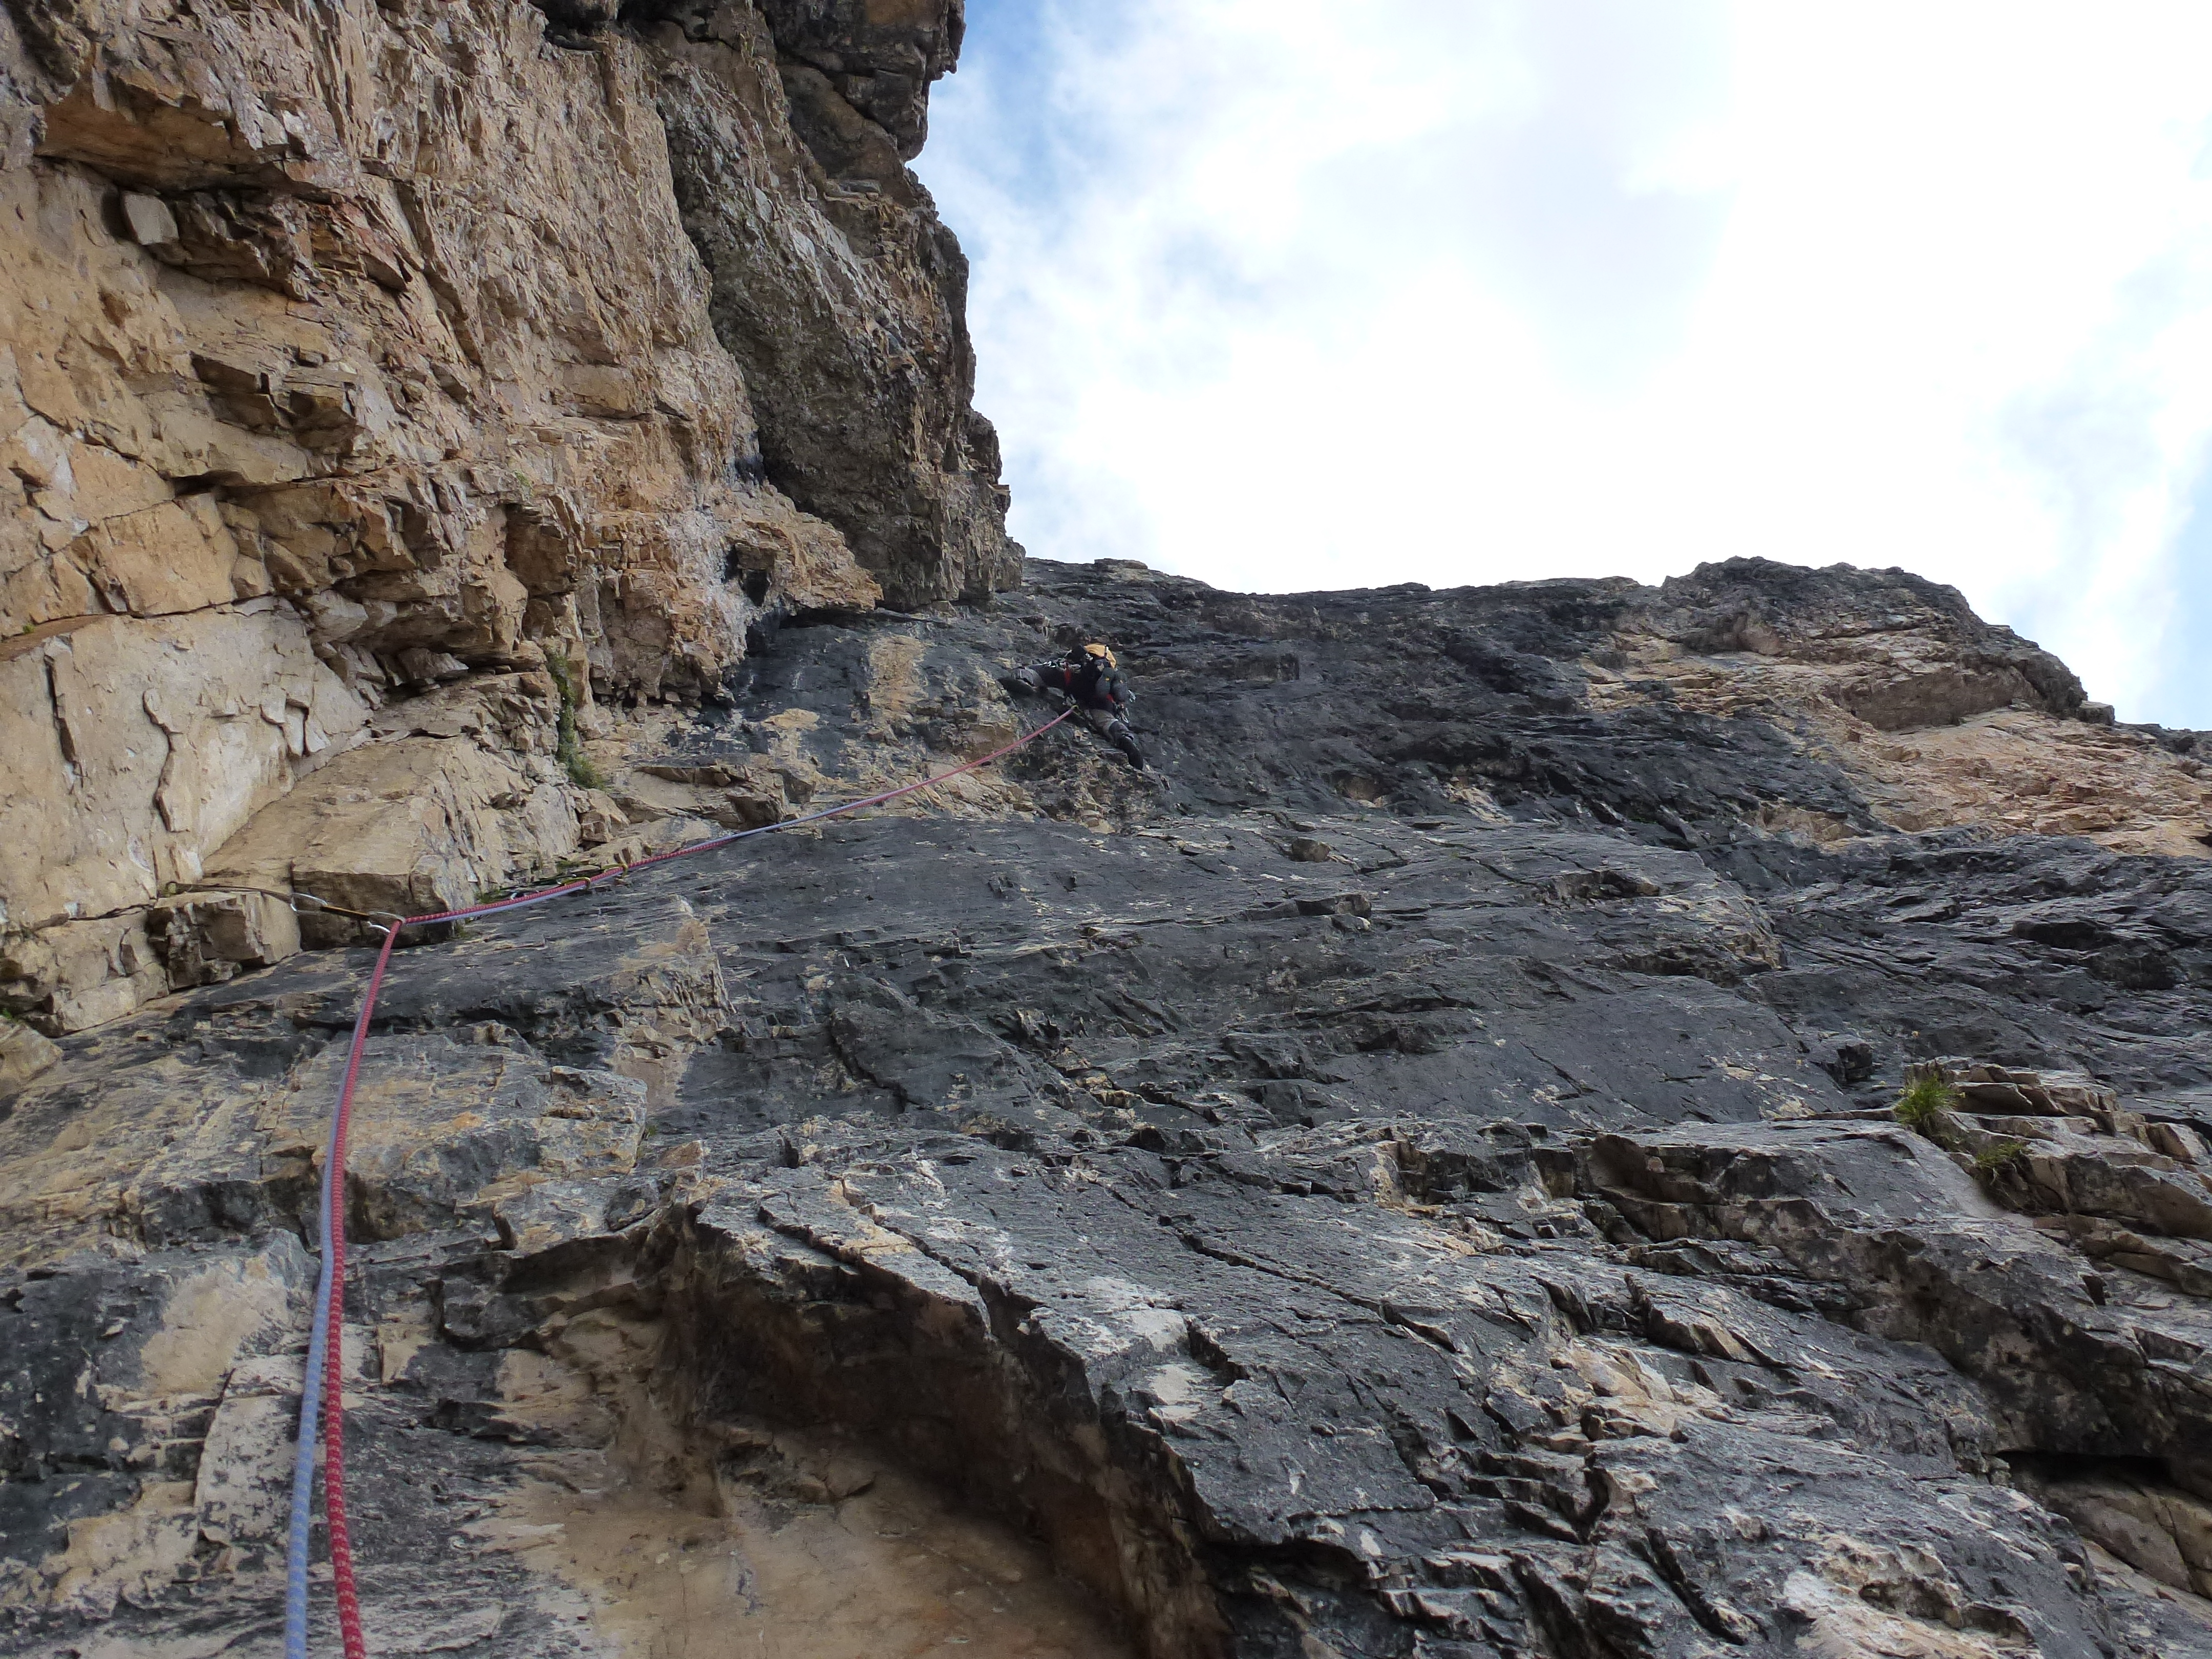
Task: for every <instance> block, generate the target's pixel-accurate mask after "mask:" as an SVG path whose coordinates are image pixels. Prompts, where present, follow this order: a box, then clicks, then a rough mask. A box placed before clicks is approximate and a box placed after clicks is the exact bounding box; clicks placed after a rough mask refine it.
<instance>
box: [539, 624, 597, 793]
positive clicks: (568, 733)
mask: <svg viewBox="0 0 2212 1659" xmlns="http://www.w3.org/2000/svg"><path fill="white" fill-rule="evenodd" d="M545 671H546V672H547V673H549V674H550V675H552V677H553V684H555V685H556V686H558V687H559V688H560V690H561V726H560V734H559V736H558V738H556V742H555V744H554V748H553V757H554V759H556V760H557V761H559V762H560V763H561V769H562V771H564V772H566V773H567V774H568V781H569V782H571V783H573V784H574V785H575V786H576V787H578V788H579V789H601V788H605V787H606V779H605V776H603V775H601V774H600V771H599V768H598V767H596V766H594V765H592V757H590V756H589V755H586V753H585V752H584V751H583V749H582V747H581V746H580V744H578V743H577V741H576V705H577V703H578V702H579V701H580V699H579V698H578V696H577V694H576V680H575V677H574V675H573V674H571V673H570V672H569V671H568V663H567V661H566V660H565V659H562V658H561V657H558V656H556V655H555V654H554V653H552V652H550V651H549V652H547V653H545Z"/></svg>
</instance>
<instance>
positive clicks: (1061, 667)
mask: <svg viewBox="0 0 2212 1659" xmlns="http://www.w3.org/2000/svg"><path fill="white" fill-rule="evenodd" d="M1036 678H1037V684H1039V685H1041V686H1042V687H1044V689H1045V690H1048V691H1059V692H1062V693H1064V694H1066V696H1068V697H1069V698H1071V699H1073V701H1074V702H1078V703H1079V704H1081V705H1082V706H1083V707H1084V708H1107V709H1111V710H1113V711H1114V712H1115V713H1116V714H1119V713H1120V712H1121V710H1122V709H1124V708H1127V707H1128V704H1129V698H1130V696H1131V693H1130V690H1129V683H1128V681H1127V680H1125V679H1123V678H1121V671H1120V670H1119V669H1115V668H1109V667H1108V666H1107V665H1105V663H1104V662H1103V661H1101V660H1100V659H1098V658H1097V657H1086V658H1085V659H1084V660H1083V661H1082V662H1080V663H1064V662H1055V663H1040V664H1038V665H1037V669H1036Z"/></svg>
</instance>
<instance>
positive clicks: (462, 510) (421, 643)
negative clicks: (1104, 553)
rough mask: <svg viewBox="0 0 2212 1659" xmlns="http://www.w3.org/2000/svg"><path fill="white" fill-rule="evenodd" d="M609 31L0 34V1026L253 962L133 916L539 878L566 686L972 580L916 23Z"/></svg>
mask: <svg viewBox="0 0 2212 1659" xmlns="http://www.w3.org/2000/svg"><path fill="white" fill-rule="evenodd" d="M620 12H621V15H619V16H617V8H615V7H614V6H612V5H599V4H591V3H587V4H578V5H550V4H549V5H548V6H546V7H544V8H543V9H536V8H532V7H531V6H529V5H526V4H524V3H520V0H467V3H461V4H448V3H444V0H422V3H386V0H348V3H344V4H339V5H334V6H312V7H305V8H302V7H300V6H296V5H285V4H268V5H244V6H231V7H221V6H218V7H207V6H194V5H185V4H170V3H158V4H153V5H141V4H127V5H126V4H122V3H111V0H70V3H66V4H56V5H16V6H11V7H9V8H8V9H6V11H5V12H4V13H0V152H4V156H5V162H6V165H5V168H4V171H0V191H4V193H5V196H6V203H5V206H4V209H0V211H4V212H5V214H6V216H7V217H8V221H9V224H10V226H11V229H10V232H9V249H10V258H9V264H8V267H7V270H6V272H5V274H4V275H0V341H3V342H4V347H0V480H4V483H5V489H6V494H5V496H4V498H3V499H0V507H4V509H5V511H4V514H0V636H4V643H0V753H5V754H6V755H7V756H8V757H9V759H8V762H7V765H8V769H9V780H8V781H9V787H8V788H7V790H6V791H5V798H4V799H0V829H4V834H0V929H4V931H5V944H4V945H0V962H4V966H0V1003H4V1005H5V1006H8V1007H9V1008H10V1009H12V1010H14V1011H15V1012H21V1013H22V1014H23V1015H25V1016H26V1017H27V1018H32V1019H34V1020H36V1021H37V1022H39V1023H40V1024H42V1025H43V1026H45V1027H46V1029H47V1030H51V1031H66V1030H78V1029H82V1028H84V1027H87V1026H88V1025H92V1024H98V1023H99V1022H100V1021H102V1020H105V1019H108V1018H115V1017H118V1016H119V1015H120V1014H122V1013H125V1012H128V1011H129V1010H130V1009H131V1008H132V1007H134V1006H137V1005H138V1004H139V1003H140V1002H141V1001H143V1000H144V999H145V998H146V997H148V996H149V995H152V994H157V993H159V992H161V991H162V990H165V989H167V988H168V987H173V986H177V985H181V984H185V983H188V982H192V981H204V980H205V979H207V978H210V977H220V976H222V974H224V973H225V972H228V971H231V970H232V969H234V968H236V967H239V966H244V965H246V964H248V963H254V962H258V961H261V960H264V957H261V956H260V955H258V954H255V953H256V952H258V951H261V950H262V949H263V948H264V946H267V945H270V943H271V937H270V935H269V934H267V933H266V932H265V931H264V933H261V934H260V935H259V936H258V940H257V942H255V943H253V944H252V945H250V946H247V945H241V944H239V943H238V942H236V941H229V942H226V940H225V939H221V938H217V937H216V935H215V934H214V933H209V932H207V931H206V930H204V929H197V930H196V929H195V927H192V926H191V925H187V924H186V923H179V921H177V920H176V913H172V914H171V915H169V916H168V917H167V918H166V919H163V920H161V921H160V923H159V925H153V924H154V922H155V918H154V916H153V914H152V912H151V910H150V909H149V907H150V906H152V905H154V903H155V901H157V900H159V899H161V897H162V896H164V895H165V894H173V893H177V892H188V893H206V894H209V895H210V896H211V898H210V902H213V903H215V904H216V908H217V909H219V910H222V909H224V907H228V909H227V910H225V914H232V913H235V912H236V911H237V910H238V908H239V906H240V905H241V904H243V903H244V902H246V886H242V885H240V884H241V883H245V884H247V885H258V886H259V887H262V888H264V889H266V890H269V891H270V892H274V893H276V894H277V895H279V896H286V895H289V894H291V893H294V892H295V891H296V892H301V893H306V894H309V895H319V896H321V897H322V898H324V899H325V900H327V901H329V902H331V903H335V904H344V905H352V906H356V907H357V908H359V907H365V908H386V907H391V906H396V905H399V904H402V903H406V902H413V900H414V898H415V897H417V896H421V895H422V894H426V893H435V894H436V895H438V896H439V897H440V898H441V899H442V900H451V899H453V897H455V896H469V895H471V894H473V892H474V891H475V890H477V888H478V887H481V886H489V885H493V884H497V883H499V882H501V881H512V880H515V879H518V878H527V877H531V876H535V875H540V874H544V873H545V872H548V871H550V869H551V868H552V867H553V866H554V864H555V862H556V860H559V859H560V858H562V857H563V856H566V855H568V854H572V853H574V851H575V850H576V849H577V848H578V846H579V842H580V837H581V836H583V835H584V834H586V833H588V832H589V830H590V829H591V827H592V825H593V824H594V823H597V822H599V816H595V815H601V816H603V814H601V809H600V807H599V805H598V804H597V803H596V802H595V801H594V800H593V799H591V798H590V797H589V795H588V794H587V793H586V791H585V788H584V786H586V785H587V784H588V783H589V781H590V779H589V775H588V774H587V773H585V772H581V771H579V770H578V769H575V768H574V767H571V766H566V765H564V764H563V763H562V760H561V753H562V739H561V738H560V736H559V733H560V732H562V730H565V729H568V727H571V726H575V725H576V724H578V723H579V722H580V723H581V725H582V726H583V727H584V728H585V729H586V731H589V730H592V729H595V727H596V726H597V724H598V722H599V720H600V719H601V718H603V717H602V716H601V715H600V714H599V713H598V711H597V708H595V705H596V704H599V703H604V702H606V701H608V700H610V699H612V700H616V701H617V702H630V701H634V700H638V699H643V700H646V701H647V702H651V701H653V700H661V699H675V700H678V701H696V700H698V699H700V698H702V697H704V698H714V697H718V696H721V695H722V687H723V686H724V684H725V683H726V680H727V678H728V677H729V675H730V674H731V672H732V671H733V670H734V668H735V667H736V665H738V663H739V662H740V661H741V660H742V659H743V657H744V653H745V650H746V641H747V638H748V635H750V634H752V633H755V632H757V630H758V629H760V628H761V627H762V626H763V624H766V623H772V622H773V621H774V619H775V618H777V617H781V616H785V615H789V614H794V613H799V612H805V611H811V610H817V609H821V608H823V607H834V606H847V607H852V606H861V607H865V606H866V605H869V604H871V603H872V602H873V601H874V600H875V599H877V598H878V595H879V594H880V593H881V592H884V591H885V590H886V589H888V591H890V593H891V594H892V596H893V597H894V598H895V599H899V600H901V601H902V602H907V603H914V602H921V601H924V600H927V599H935V598H940V597H951V596H966V597H969V598H976V597H980V596H982V595H985V594H987V593H988V592H990V591H991V590H992V589H993V588H994V586H1000V585H1003V584H1004V583H1005V582H1006V581H1008V580H1012V578H1013V575H1014V574H1015V565H1014V564H1013V563H1011V562H1010V560H1014V561H1018V555H1016V554H1013V553H1012V552H1010V549H1009V544H1007V542H1006V538H1005V533H1004V513H1005V495H1004V492H1003V490H1002V489H1000V486H999V484H998V482H997V452H996V447H995V441H994V438H993V437H992V435H991V432H990V428H989V426H988V424H987V422H984V421H983V420H982V419H981V417H980V416H976V415H975V413H974V412H973V411H972V410H971V409H970V408H969V388H970V386H972V380H973V376H972V366H971V363H970V361H969V349H968V345H967V340H966V335H965V332H964V325H963V319H962V315H961V312H962V306H963V286H962V283H963V276H962V272H963V266H962V264H961V261H960V256H959V252H958V249H957V246H955V245H954V243H953V242H952V240H951V236H950V234H949V233H947V232H945V230H944V228H943V227H942V226H941V225H939V222H937V219H936V217H935V215H934V212H933V210H932V208H931V206H930V204H929V201H928V198H927V194H926V193H925V192H923V191H922V190H921V186H920V185H919V184H917V183H916V182H915V180H914V179H913V178H912V176H911V175H910V174H908V173H907V172H906V170H905V167H904V165H903V160H902V158H904V157H908V156H911V155H913V154H914V151H915V148H916V147H917V146H918V144H919V142H920V139H921V130H922V121H923V115H922V112H923V110H924V107H925V104H926V97H927V87H928V83H929V82H930V81H931V79H933V77H934V76H938V75H940V74H942V73H944V72H945V70H947V69H949V68H950V67H951V62H952V57H953V54H954V52H956V50H957V40H958V34H959V24H960V14H959V9H958V6H957V0H936V3H933V4H930V5H921V6H913V7H905V8H892V9H889V10H888V11H887V10H886V9H884V8H883V7H880V6H871V7H868V8H860V7H857V6H853V7H846V8H842V9H840V8H836V7H828V8H825V7H821V6H795V5H794V6H785V7H777V6H769V7H767V8H766V9H764V10H763V9H756V8H755V7H754V6H752V5H750V4H748V3H744V0H732V3H725V4H718V5H688V6H687V5H664V6H649V7H625V8H621V9H620ZM894 13H895V14H896V15H893V14H894ZM848 14H849V15H848ZM817 152H819V153H820V154H821V155H824V156H827V157H828V158H829V159H828V160H827V161H823V160H817ZM432 688H443V690H442V691H441V704H440V708H439V712H438V714H437V715H436V720H437V721H438V722H439V723H441V730H440V731H439V732H436V733H435V734H428V733H424V732H418V731H412V730H403V729H402V728H403V727H404V726H407V724H408V717H405V716H401V717H398V718H397V719H395V718H392V716H391V714H390V709H391V708H396V707H398V705H400V704H401V703H403V702H408V701H410V700H415V701H419V700H420V699H421V695H422V693H424V692H426V691H428V690H430V689H432ZM464 705H465V707H464ZM447 728H450V729H447ZM302 791H307V792H308V793H301V792H302ZM394 802H402V803H406V808H405V810H404V811H401V812H399V813H397V814H393V813H390V812H388V811H382V810H381V809H380V807H379V806H377V805H375V804H376V803H384V804H386V805H390V804H391V803H394ZM333 814H335V815H336V816H335V818H334V817H333ZM349 814H350V818H349V817H348V815H349ZM371 817H377V818H380V820H381V821H380V822H379V823H377V824H376V826H375V833H374V836H369V835H368V834H366V833H363V832H362V831H363V829H364V826H365V824H366V821H367V820H368V818H371ZM234 841H235V842H236V844H235V845H233V843H234ZM372 842H374V847H373V849H372V848H371V843H372ZM356 852H361V853H362V854H365V856H366V862H362V863H358V864H356V862H354V861H353V860H354V859H355V855H356ZM216 895H228V896H224V897H215V896H216ZM184 914H185V916H186V918H187V923H188V922H189V919H190V917H191V915H195V914H197V912H194V911H191V909H189V908H188V909H187V910H186V911H185V913H184ZM220 931H221V930H220V929H218V930H217V932H220ZM281 931H282V929H281V927H280V928H279V932H280V933H281ZM310 931H311V932H312V931H313V928H312V927H311V928H310ZM240 950H244V951H246V954H243V955H240V954H237V951H240ZM220 964H228V966H223V965H220Z"/></svg>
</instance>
